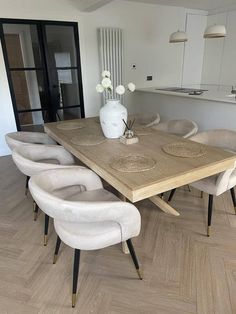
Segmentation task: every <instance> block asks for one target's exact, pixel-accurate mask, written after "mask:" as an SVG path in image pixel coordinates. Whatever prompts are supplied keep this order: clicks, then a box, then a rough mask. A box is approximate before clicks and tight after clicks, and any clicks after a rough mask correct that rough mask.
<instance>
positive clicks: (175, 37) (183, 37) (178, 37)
mask: <svg viewBox="0 0 236 314" xmlns="http://www.w3.org/2000/svg"><path fill="white" fill-rule="evenodd" d="M186 41H188V38H187V34H186V33H185V32H182V31H178V32H174V33H172V34H171V35H170V40H169V42H170V43H184V42H186Z"/></svg>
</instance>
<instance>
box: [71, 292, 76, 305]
mask: <svg viewBox="0 0 236 314" xmlns="http://www.w3.org/2000/svg"><path fill="white" fill-rule="evenodd" d="M75 303H76V294H75V293H73V294H72V307H75Z"/></svg>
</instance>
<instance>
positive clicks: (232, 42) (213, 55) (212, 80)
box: [202, 10, 236, 93]
mask: <svg viewBox="0 0 236 314" xmlns="http://www.w3.org/2000/svg"><path fill="white" fill-rule="evenodd" d="M207 23H208V25H212V24H223V25H225V26H226V31H227V36H226V37H225V38H219V39H209V40H206V43H205V53H204V63H203V72H202V83H203V84H207V85H216V86H215V89H219V90H224V91H227V93H229V92H230V90H231V85H234V86H235V85H236V62H235V59H236V53H235V52H236V10H232V11H229V12H225V13H218V14H214V15H209V16H208V22H207ZM212 88H214V86H212Z"/></svg>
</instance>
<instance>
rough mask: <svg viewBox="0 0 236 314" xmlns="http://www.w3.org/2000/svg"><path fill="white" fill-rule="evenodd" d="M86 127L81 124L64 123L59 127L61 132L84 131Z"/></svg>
mask: <svg viewBox="0 0 236 314" xmlns="http://www.w3.org/2000/svg"><path fill="white" fill-rule="evenodd" d="M83 127H84V126H83V125H82V124H81V123H79V122H62V123H59V124H58V125H57V129H59V130H68V131H69V130H75V129H82V128H83Z"/></svg>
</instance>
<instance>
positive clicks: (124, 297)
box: [0, 157, 236, 314]
mask: <svg viewBox="0 0 236 314" xmlns="http://www.w3.org/2000/svg"><path fill="white" fill-rule="evenodd" d="M0 174H1V178H0V179H1V180H0V196H1V199H0V206H1V211H0V313H1V314H5V313H9V314H12V313H22V314H27V313H29V314H34V313H48V314H51V313H81V314H87V313H98V314H106V313H109V314H155V313H157V314H190V313H198V314H212V313H215V314H228V313H236V298H235V294H236V216H235V215H234V210H233V206H232V203H231V199H230V195H229V193H226V194H224V195H223V196H221V197H218V198H217V200H216V201H215V208H214V216H213V228H212V236H211V237H210V238H207V237H206V236H205V232H206V213H207V210H206V208H207V198H206V196H204V199H201V198H200V193H199V192H198V191H192V192H188V191H187V190H186V191H185V190H184V188H182V189H179V190H177V192H176V195H175V198H174V200H173V202H172V203H173V205H174V206H175V207H176V208H177V209H178V210H179V211H180V213H181V215H180V217H171V216H168V215H166V214H164V213H163V212H161V211H160V210H158V208H156V207H155V206H154V205H153V204H152V203H150V202H149V201H142V202H139V203H138V204H137V207H138V208H139V210H140V213H141V215H142V231H141V235H140V236H139V237H138V238H136V239H134V240H133V244H134V246H135V249H136V253H137V254H138V256H139V260H140V262H141V264H142V268H143V273H144V280H143V281H139V280H138V279H137V276H136V272H135V270H134V267H133V264H132V262H131V259H130V256H127V255H124V254H123V253H122V252H121V247H120V245H116V246H113V247H109V248H106V249H103V250H98V251H92V252H82V255H81V268H80V278H79V297H78V301H77V304H76V308H75V309H72V308H71V307H70V306H71V274H72V258H73V250H72V249H70V248H68V247H66V246H65V245H63V246H62V248H61V252H60V255H59V259H58V262H57V264H56V265H53V264H52V257H53V251H54V245H55V239H56V237H55V232H54V230H53V226H52V223H51V224H50V234H49V243H48V246H47V247H44V246H43V245H42V242H43V236H42V233H43V215H42V214H41V215H39V219H38V220H37V221H36V222H34V221H33V213H32V199H31V197H30V196H28V197H25V195H24V180H25V178H24V176H23V175H22V174H21V173H19V171H18V170H17V169H16V167H15V166H14V164H13V162H12V160H11V157H2V158H0Z"/></svg>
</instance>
